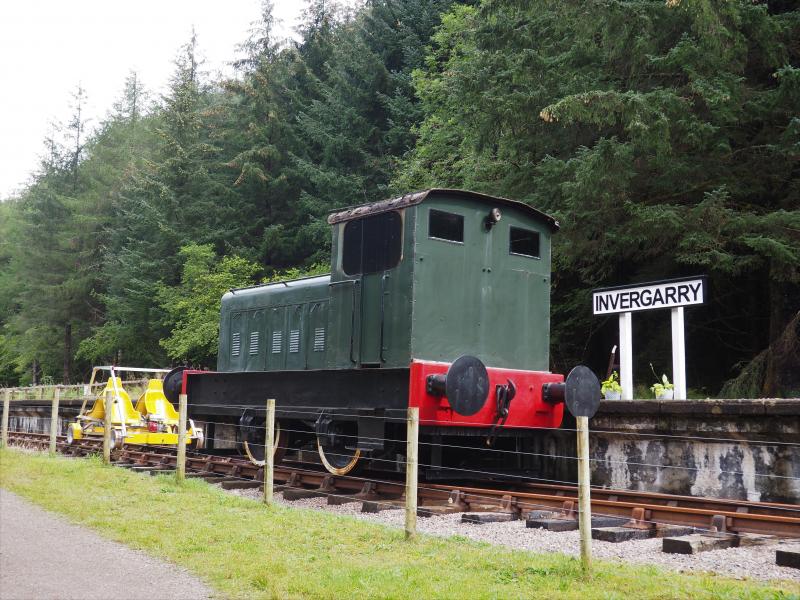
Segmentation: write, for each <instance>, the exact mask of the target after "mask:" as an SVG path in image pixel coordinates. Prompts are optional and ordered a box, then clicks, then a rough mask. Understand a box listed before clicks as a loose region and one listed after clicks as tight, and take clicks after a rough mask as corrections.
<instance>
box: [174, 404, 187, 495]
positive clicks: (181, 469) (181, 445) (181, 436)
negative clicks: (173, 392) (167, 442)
mask: <svg viewBox="0 0 800 600" xmlns="http://www.w3.org/2000/svg"><path fill="white" fill-rule="evenodd" d="M186 400H187V397H186V394H180V395H179V396H178V460H177V464H176V468H175V477H177V479H178V482H179V483H180V482H182V481H183V480H184V479H185V478H186Z"/></svg>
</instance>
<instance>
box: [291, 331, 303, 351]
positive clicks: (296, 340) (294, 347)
mask: <svg viewBox="0 0 800 600" xmlns="http://www.w3.org/2000/svg"><path fill="white" fill-rule="evenodd" d="M289 352H300V330H299V329H292V330H291V331H290V332H289Z"/></svg>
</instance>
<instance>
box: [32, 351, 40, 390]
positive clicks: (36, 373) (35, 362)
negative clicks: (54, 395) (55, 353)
mask: <svg viewBox="0 0 800 600" xmlns="http://www.w3.org/2000/svg"><path fill="white" fill-rule="evenodd" d="M31 384H32V385H39V361H38V360H36V359H35V358H34V359H33V364H32V365H31Z"/></svg>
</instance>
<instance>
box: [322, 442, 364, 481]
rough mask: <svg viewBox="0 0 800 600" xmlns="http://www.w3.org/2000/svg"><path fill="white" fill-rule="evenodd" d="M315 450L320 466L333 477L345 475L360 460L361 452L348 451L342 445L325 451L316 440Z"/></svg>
mask: <svg viewBox="0 0 800 600" xmlns="http://www.w3.org/2000/svg"><path fill="white" fill-rule="evenodd" d="M317 449H318V450H319V457H320V459H321V460H322V464H323V465H324V466H325V468H326V469H327V470H328V472H329V473H333V474H334V475H347V474H348V473H349V472H350V471H352V470H353V469H354V468H355V467H356V465H357V464H358V459H359V458H361V450H358V449H356V450H349V449H347V448H345V447H344V445H336V446H331V447H329V448H327V449H325V448H323V447H322V444H320V443H319V438H317Z"/></svg>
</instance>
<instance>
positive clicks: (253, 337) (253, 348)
mask: <svg viewBox="0 0 800 600" xmlns="http://www.w3.org/2000/svg"><path fill="white" fill-rule="evenodd" d="M250 354H251V355H252V354H258V332H257V331H253V332H252V333H251V334H250Z"/></svg>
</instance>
